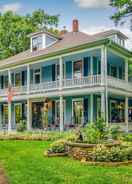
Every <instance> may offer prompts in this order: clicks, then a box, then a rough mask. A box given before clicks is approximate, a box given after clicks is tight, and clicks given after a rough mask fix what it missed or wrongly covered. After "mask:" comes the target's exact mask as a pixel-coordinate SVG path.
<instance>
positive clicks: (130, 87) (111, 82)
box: [107, 76, 132, 92]
mask: <svg viewBox="0 0 132 184" xmlns="http://www.w3.org/2000/svg"><path fill="white" fill-rule="evenodd" d="M107 84H108V86H109V87H113V88H118V89H123V90H127V91H130V92H131V91H132V83H131V82H127V81H125V80H122V79H118V78H115V77H111V76H107Z"/></svg>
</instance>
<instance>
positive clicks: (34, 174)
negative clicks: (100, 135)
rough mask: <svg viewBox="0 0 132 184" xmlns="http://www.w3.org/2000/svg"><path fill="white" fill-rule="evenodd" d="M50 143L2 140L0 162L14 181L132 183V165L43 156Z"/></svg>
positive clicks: (23, 183)
mask: <svg viewBox="0 0 132 184" xmlns="http://www.w3.org/2000/svg"><path fill="white" fill-rule="evenodd" d="M48 145H49V142H39V141H38V142H37V141H30V142H28V141H0V163H1V165H2V166H3V167H4V169H5V171H6V175H7V177H8V180H9V182H10V184H132V166H129V167H118V168H107V167H104V168H103V167H93V166H84V165H81V163H80V162H79V161H75V160H72V159H70V158H47V157H44V156H43V152H44V150H46V148H47V147H48Z"/></svg>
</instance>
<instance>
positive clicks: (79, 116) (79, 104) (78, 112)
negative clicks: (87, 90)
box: [72, 99, 84, 125]
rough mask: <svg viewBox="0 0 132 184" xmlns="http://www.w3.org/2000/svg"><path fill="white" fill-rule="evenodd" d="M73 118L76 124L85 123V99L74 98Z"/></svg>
mask: <svg viewBox="0 0 132 184" xmlns="http://www.w3.org/2000/svg"><path fill="white" fill-rule="evenodd" d="M72 107H73V108H72V109H73V112H72V114H73V120H74V123H75V124H76V125H79V124H83V123H84V122H83V121H84V120H83V114H84V108H83V99H75V100H73V105H72Z"/></svg>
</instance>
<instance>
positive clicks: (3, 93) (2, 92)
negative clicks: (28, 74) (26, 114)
mask: <svg viewBox="0 0 132 184" xmlns="http://www.w3.org/2000/svg"><path fill="white" fill-rule="evenodd" d="M7 94H8V88H5V89H0V96H6V95H7Z"/></svg>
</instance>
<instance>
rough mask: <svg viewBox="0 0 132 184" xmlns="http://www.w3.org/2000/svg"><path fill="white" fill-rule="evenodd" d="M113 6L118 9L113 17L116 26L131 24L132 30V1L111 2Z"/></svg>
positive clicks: (115, 0) (118, 0)
mask: <svg viewBox="0 0 132 184" xmlns="http://www.w3.org/2000/svg"><path fill="white" fill-rule="evenodd" d="M111 6H112V7H114V8H116V11H115V13H114V15H113V16H112V17H111V18H112V19H113V20H114V22H115V23H116V24H118V23H121V24H125V23H127V25H128V24H129V26H130V29H131V30H132V0H111Z"/></svg>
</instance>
